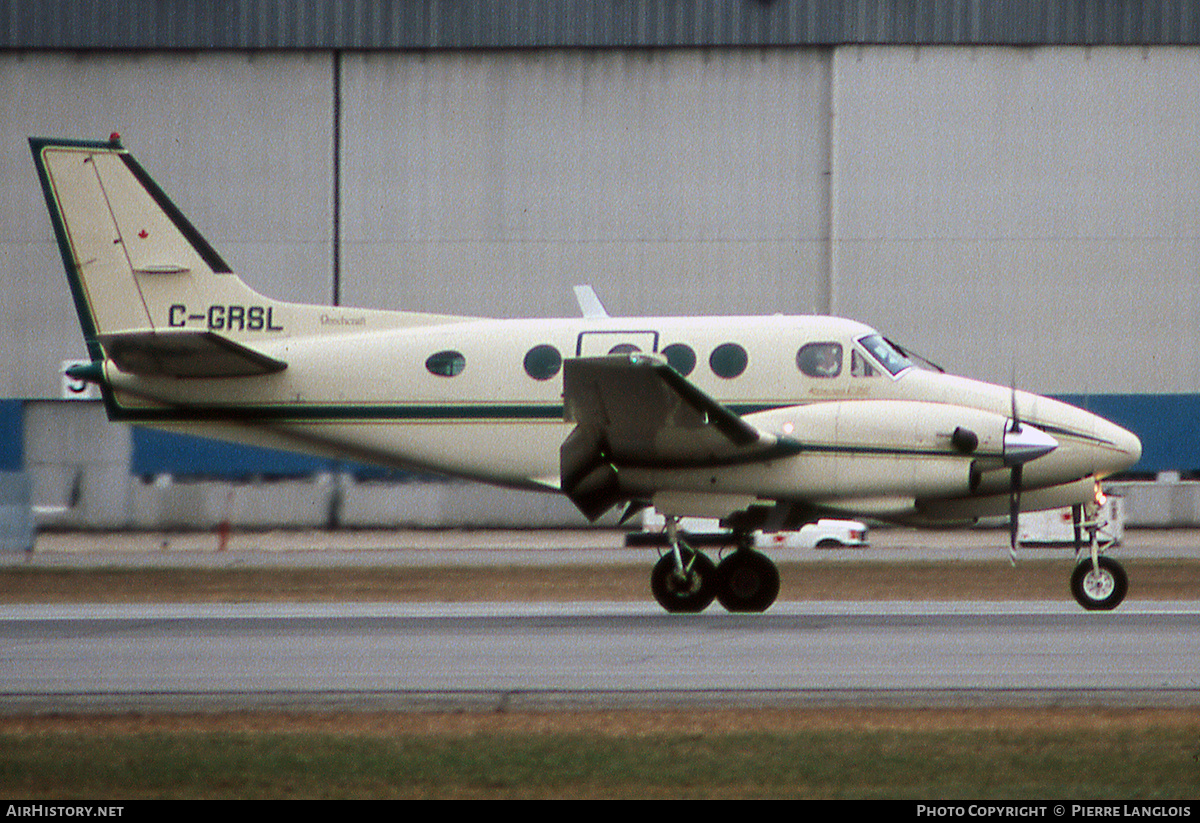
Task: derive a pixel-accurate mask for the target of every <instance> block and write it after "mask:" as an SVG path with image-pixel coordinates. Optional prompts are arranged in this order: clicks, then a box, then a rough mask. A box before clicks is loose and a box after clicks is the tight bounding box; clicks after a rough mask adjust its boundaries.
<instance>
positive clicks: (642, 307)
mask: <svg viewBox="0 0 1200 823" xmlns="http://www.w3.org/2000/svg"><path fill="white" fill-rule="evenodd" d="M1198 61H1200V49H1198V48H1195V47H1155V48H1142V47H1109V48H1089V47H1071V46H1056V47H1041V48H1010V47H949V46H924V47H908V46H843V47H837V48H826V47H786V48H742V49H671V50H626V49H606V50H575V49H547V50H511V51H451V50H447V51H403V52H396V51H386V52H384V51H381V52H345V53H341V52H337V53H335V52H329V51H323V52H322V51H313V52H149V53H121V52H79V53H74V52H73V53H66V52H5V53H0V82H3V83H4V85H5V88H6V89H7V90H8V91H7V93H6V94H5V95H4V96H3V97H0V129H3V131H4V136H5V138H6V139H5V140H4V145H5V146H6V147H7V148H6V149H5V150H4V151H3V152H0V180H2V181H3V182H4V184H5V186H6V191H7V192H9V193H10V196H9V197H7V198H5V199H4V200H2V201H0V283H2V284H3V289H4V294H5V295H7V296H9V297H8V299H6V300H5V301H2V302H0V345H2V346H3V349H4V350H5V351H6V352H9V353H10V354H11V356H10V358H9V366H8V367H7V368H5V369H4V370H2V371H0V397H6V398H15V399H18V400H25V401H29V400H37V399H45V398H55V397H58V396H59V392H60V388H59V386H60V377H59V369H60V362H61V361H62V360H64V359H69V358H75V357H82V356H83V354H84V350H83V346H82V342H81V340H80V336H79V331H78V325H77V322H76V320H75V317H74V315H73V310H72V307H71V304H70V300H69V296H68V294H67V289H66V287H65V282H64V280H63V275H62V272H61V263H60V261H59V258H58V255H57V250H56V247H55V245H54V243H53V239H52V236H51V230H50V226H49V222H48V220H47V219H46V217H45V210H44V204H43V202H42V198H41V193H40V191H39V190H38V187H37V184H36V180H35V177H34V174H33V170H32V164H31V163H30V161H29V155H28V148H27V144H26V141H25V138H26V136H28V135H33V134H44V135H54V136H78V137H91V138H94V137H99V136H104V135H107V134H108V133H109V132H111V131H119V132H120V133H121V134H123V135H124V137H125V142H126V145H128V146H129V147H130V148H131V149H132V150H133V151H134V152H135V153H136V154H137V155H138V157H139V159H140V160H141V161H142V162H143V164H144V165H145V166H146V167H147V168H148V169H149V170H150V171H151V173H152V174H154V175H155V177H156V178H157V179H158V180H159V182H160V183H162V185H163V186H164V188H165V189H166V190H167V191H168V193H170V194H171V195H172V196H173V197H174V199H175V200H176V202H177V203H178V204H179V205H180V207H181V208H182V209H183V210H184V212H185V213H187V214H188V215H189V217H191V218H192V220H193V222H195V223H196V224H197V225H198V226H199V227H200V228H201V230H202V231H203V232H204V233H205V234H206V236H208V238H209V239H210V240H211V241H212V242H213V243H214V245H216V246H217V247H218V248H219V249H220V250H221V251H222V253H223V255H224V256H225V257H226V258H227V259H228V260H229V261H230V262H231V263H232V264H233V266H234V268H235V269H236V270H237V271H238V272H239V273H241V274H242V275H243V277H244V278H245V279H246V280H247V282H249V283H250V284H251V285H252V286H253V287H254V288H256V289H258V290H260V291H262V292H264V293H268V294H271V295H272V296H278V297H280V298H284V299H291V300H301V301H306V302H329V301H330V300H332V299H333V295H334V293H335V291H336V292H338V293H339V294H340V299H341V302H343V303H345V304H348V305H350V304H360V305H366V306H371V307H379V308H406V309H413V310H428V311H439V312H457V313H463V314H481V315H491V316H553V315H559V314H573V313H575V311H576V308H575V305H574V301H573V298H572V295H571V290H570V287H571V286H572V285H574V284H575V283H579V282H590V283H591V284H592V285H593V286H595V287H596V289H597V291H598V292H599V294H600V296H601V297H602V299H603V300H604V301H605V302H606V304H607V305H608V307H609V310H610V311H611V312H613V313H626V314H633V315H638V314H641V315H653V314H679V313H686V314H730V313H768V314H770V313H775V312H786V313H800V312H809V311H817V312H823V311H833V312H835V313H839V314H844V315H847V316H852V317H855V318H857V319H860V320H863V321H865V322H868V323H871V324H873V325H876V326H878V327H879V328H881V329H883V330H884V331H885V333H887V334H888V335H889V336H891V337H893V338H894V339H897V340H900V341H901V342H904V343H906V344H908V345H910V346H911V347H912V348H914V349H915V350H917V351H920V352H922V353H924V354H926V355H928V356H930V357H931V358H932V359H934V360H936V361H938V362H940V363H941V364H942V365H944V366H945V367H947V368H948V369H949V370H951V371H954V372H958V373H962V374H966V375H970V376H975V377H980V378H982V379H986V380H991V381H994V382H1001V383H1007V382H1008V381H1009V380H1010V379H1013V377H1014V376H1015V378H1016V379H1017V381H1018V383H1019V384H1020V385H1021V386H1022V387H1023V388H1028V389H1030V390H1033V391H1037V392H1041V393H1056V394H1071V395H1078V396H1089V395H1105V396H1114V395H1115V396H1117V397H1118V398H1119V397H1123V396H1129V397H1145V396H1147V395H1176V396H1186V395H1189V394H1195V393H1197V392H1200V385H1198V384H1200V363H1198V362H1197V355H1196V353H1194V352H1193V351H1191V349H1190V347H1187V346H1181V345H1179V342H1178V341H1179V338H1180V337H1181V336H1183V335H1187V334H1188V333H1189V332H1190V331H1191V330H1192V329H1195V328H1196V327H1197V323H1196V321H1197V319H1198V318H1197V316H1196V315H1197V313H1198V312H1200V301H1198V300H1197V294H1196V290H1197V282H1198V278H1197V277H1196V268H1197V259H1198V255H1197V252H1198V251H1200V250H1198V249H1197V226H1198V225H1200V220H1198V219H1197V218H1200V214H1198V213H1197V211H1198V210H1200V159H1198V158H1197V155H1196V152H1195V151H1194V147H1195V146H1196V144H1197V139H1196V138H1197V135H1198V132H1200V71H1197V68H1198V66H1197V62H1198ZM335 112H336V113H337V116H336V118H335ZM335 120H336V122H335ZM335 162H338V163H339V166H338V175H337V177H338V179H339V180H340V186H339V191H338V192H337V193H336V202H335V192H334V183H333V181H334V177H335V175H334V164H335ZM335 211H336V214H337V225H339V226H340V236H339V238H338V239H339V242H338V243H337V244H336V248H337V249H338V250H339V251H338V259H337V260H336V265H335V259H334V257H335V243H334V238H333V228H332V227H333V225H334V222H335V221H334V214H335ZM42 405H44V404H39V411H38V414H39V415H42V417H40V418H39V420H42V419H44V416H45V415H46V414H47V413H48V412H46V411H45V410H44V409H43V408H41V406H42ZM51 405H54V406H59V405H61V406H64V408H61V409H59V410H57V411H55V412H53V414H55V415H58V416H60V417H61V418H62V419H63V421H64V423H63V425H64V426H70V425H72V424H71V421H72V420H73V419H75V418H76V417H77V416H78V417H83V416H85V414H86V413H85V412H84V411H83V409H82V408H80V411H79V412H78V413H76V412H74V411H71V410H70V409H71V407H69V406H66V404H51ZM1119 405H1120V404H1118V406H1119ZM10 407H11V406H9V405H6V406H5V408H10ZM17 408H20V406H19V405H18V406H17ZM1195 417H1196V416H1195V415H1193V416H1192V419H1195ZM1119 422H1125V423H1128V421H1119ZM1173 422H1174V423H1175V424H1176V430H1175V432H1174V437H1175V440H1176V442H1182V441H1187V442H1190V443H1200V432H1191V430H1190V429H1189V428H1188V427H1189V426H1192V425H1194V424H1193V423H1192V422H1191V420H1183V421H1173ZM45 425H46V424H44V423H41V422H39V424H38V426H36V427H35V428H36V429H37V430H38V431H41V430H43V429H44V428H45ZM1180 426H1182V430H1181V429H1180V428H1179V427H1180ZM78 428H79V427H76V429H78ZM1135 430H1137V429H1136V427H1135ZM1139 434H1142V435H1143V438H1144V439H1145V438H1146V437H1147V434H1148V433H1147V432H1145V431H1139ZM80 436H86V435H80ZM134 438H135V441H136V438H137V433H136V432H135V434H134ZM135 446H136V442H135ZM40 448H41V447H39V446H36V445H34V444H32V443H30V442H29V439H28V438H27V440H26V445H25V455H24V462H25V464H26V465H27V466H38V467H43V466H45V465H46V459H48V458H46V459H44V455H42V454H41V453H40V452H38V450H39V449H40ZM131 448H134V447H131ZM1196 448H1200V447H1195V446H1192V447H1188V448H1184V449H1183V450H1182V452H1181V451H1180V450H1179V449H1174V450H1172V451H1170V452H1166V453H1164V454H1165V455H1166V456H1165V458H1164V459H1166V460H1168V461H1169V460H1172V459H1174V460H1177V461H1179V462H1178V463H1177V464H1164V465H1155V466H1153V467H1151V468H1150V469H1149V470H1151V471H1157V470H1162V469H1174V470H1177V471H1185V472H1187V471H1193V470H1196V469H1200V455H1197V454H1195V453H1194V451H1195V449H1196ZM31 449H32V450H33V451H34V452H35V453H30V450H31ZM1148 453H1149V450H1148ZM183 463H184V464H186V458H184V460H183ZM105 465H106V466H108V465H109V464H108V463H106V464H105ZM41 470H42V469H39V471H41ZM110 470H111V467H109V468H106V469H105V471H110ZM45 471H46V472H51V469H49V468H46V469H45ZM54 471H56V472H57V474H55V476H60V475H61V476H64V477H65V476H67V475H68V474H69V473H67V472H62V471H60V470H57V469H56V470H54ZM268 473H269V472H268ZM38 488H45V484H42V485H38V484H35V490H36V489H38ZM61 491H62V490H58V492H56V494H57V495H58V497H60V498H61V496H62V494H61ZM35 493H36V492H35ZM47 494H49V492H47Z"/></svg>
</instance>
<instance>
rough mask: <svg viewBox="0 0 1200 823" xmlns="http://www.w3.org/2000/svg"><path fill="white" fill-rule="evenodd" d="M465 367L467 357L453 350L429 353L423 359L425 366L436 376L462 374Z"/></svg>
mask: <svg viewBox="0 0 1200 823" xmlns="http://www.w3.org/2000/svg"><path fill="white" fill-rule="evenodd" d="M466 367H467V358H465V357H463V356H462V353H461V352H456V351H453V350H450V351H440V352H438V353H437V354H431V355H429V359H428V360H426V361H425V368H427V369H429V373H430V374H436V375H437V376H438V377H455V376H456V375H459V374H462V370H463V369H465V368H466Z"/></svg>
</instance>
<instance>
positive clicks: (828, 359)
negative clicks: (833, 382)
mask: <svg viewBox="0 0 1200 823" xmlns="http://www.w3.org/2000/svg"><path fill="white" fill-rule="evenodd" d="M796 366H797V367H798V368H799V369H800V371H801V372H803V373H804V374H806V375H808V376H809V377H837V376H838V375H839V374H841V373H842V344H841V343H808V344H806V345H804V346H801V347H800V351H798V352H796Z"/></svg>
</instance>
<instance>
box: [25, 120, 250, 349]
mask: <svg viewBox="0 0 1200 823" xmlns="http://www.w3.org/2000/svg"><path fill="white" fill-rule="evenodd" d="M29 143H30V148H31V149H32V151H33V159H34V163H35V164H36V166H37V170H38V176H39V178H40V179H41V183H42V190H43V193H44V194H45V197H46V205H47V207H48V209H49V211H50V219H51V222H52V223H53V225H54V232H55V236H56V239H57V241H58V246H59V250H60V252H61V254H62V257H63V265H64V266H65V268H66V271H67V278H68V280H69V281H70V284H71V291H72V294H73V296H74V299H75V307H76V310H77V311H78V313H79V319H80V323H81V325H82V326H83V334H84V337H85V339H86V340H87V341H88V345H89V349H93V352H92V354H93V357H96V356H98V352H96V351H94V347H95V344H96V341H97V340H98V339H100V338H101V337H103V336H105V335H111V334H116V333H125V332H131V331H158V330H165V329H169V328H184V327H186V322H185V321H186V315H187V314H189V313H197V312H199V313H203V312H200V309H201V307H202V306H207V305H209V304H210V303H212V302H214V298H215V300H216V301H219V302H222V303H224V304H226V305H228V304H231V303H232V304H235V305H242V304H245V303H246V302H248V299H250V298H257V296H256V295H254V294H253V292H251V291H250V289H248V288H247V287H246V286H245V285H244V284H243V283H242V282H241V281H240V280H239V279H238V278H237V277H235V276H233V275H232V273H231V270H230V268H229V265H228V264H227V263H226V262H225V261H224V260H223V259H222V258H221V256H220V254H218V253H217V251H216V250H215V249H214V248H213V247H212V246H211V245H209V243H208V242H207V241H206V240H205V239H204V238H203V237H202V236H201V235H200V233H199V232H198V231H197V230H196V228H195V227H194V226H193V225H192V224H191V223H189V222H188V220H187V218H185V217H184V216H183V214H182V213H181V212H180V211H179V209H178V208H176V206H175V205H174V204H173V203H172V202H171V201H170V199H169V198H168V197H167V196H166V195H165V194H164V193H163V191H162V189H160V188H159V187H158V185H157V184H156V183H155V182H154V181H153V180H152V179H151V178H150V176H149V175H148V174H147V173H146V171H145V170H144V169H143V168H142V167H141V166H140V165H139V164H138V162H137V161H136V160H135V159H134V158H133V156H132V155H131V154H129V152H128V151H126V150H125V149H124V148H123V147H122V146H121V144H120V142H119V141H118V139H117V138H116V136H115V135H114V137H113V139H112V140H110V141H109V142H87V141H68V140H48V139H42V138H30V141H29ZM257 299H258V300H259V301H261V298H257ZM189 307H191V308H189ZM243 322H244V321H243Z"/></svg>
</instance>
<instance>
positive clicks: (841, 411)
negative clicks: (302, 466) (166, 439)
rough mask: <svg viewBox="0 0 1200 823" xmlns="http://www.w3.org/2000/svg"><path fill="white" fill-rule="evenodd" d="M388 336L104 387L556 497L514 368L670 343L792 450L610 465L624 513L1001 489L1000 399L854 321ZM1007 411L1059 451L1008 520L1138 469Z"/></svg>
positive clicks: (862, 509) (536, 389)
mask: <svg viewBox="0 0 1200 823" xmlns="http://www.w3.org/2000/svg"><path fill="white" fill-rule="evenodd" d="M278 305H279V304H277V306H278ZM296 308H297V309H299V307H296ZM306 308H308V307H306ZM279 311H280V315H279V316H280V318H288V320H289V321H290V322H289V325H291V326H292V327H293V329H294V328H295V326H296V325H299V324H300V323H301V322H302V318H303V313H301V314H298V315H295V316H293V315H291V314H289V312H288V311H287V307H286V306H280V307H279ZM400 316H401V315H396V316H395V317H397V318H398V317H400ZM391 319H392V316H390V315H389V313H382V312H358V313H355V312H354V311H353V310H347V309H328V310H325V311H324V312H323V313H322V314H321V315H320V317H319V318H316V319H313V320H310V322H312V323H314V324H316V326H314V332H316V331H317V326H319V327H320V328H321V329H325V327H328V326H336V327H337V329H338V332H339V333H337V334H335V335H328V334H325V335H322V334H319V333H314V334H313V335H311V336H306V335H303V334H299V335H296V334H295V333H294V332H293V334H292V335H290V336H287V337H282V336H281V337H278V338H272V337H271V336H270V335H267V334H253V333H250V332H245V333H243V334H242V335H234V336H235V337H240V339H241V340H243V341H244V342H247V343H248V344H252V345H253V346H254V348H255V349H256V350H258V351H261V352H264V353H265V354H268V355H270V356H272V357H277V358H278V359H279V360H281V361H284V362H286V363H287V364H288V366H287V369H286V370H284V371H281V372H278V373H275V374H269V375H262V376H256V377H251V378H246V377H239V378H234V379H192V380H186V379H176V378H171V377H160V378H148V377H144V376H143V377H136V376H132V375H126V374H124V373H122V372H120V371H119V370H117V369H116V368H115V367H114V366H113V365H112V364H111V363H110V364H109V366H108V375H107V376H108V380H109V383H110V385H111V386H112V388H113V389H114V391H115V399H116V402H117V403H118V404H119V405H120V406H122V407H123V408H125V409H126V410H127V411H128V412H129V417H130V419H132V420H133V421H134V422H137V421H138V420H139V418H140V419H141V422H144V423H146V424H148V425H155V426H159V427H163V428H172V429H178V430H182V431H190V432H196V433H208V434H213V435H216V436H224V437H231V436H232V437H234V438H236V439H241V440H245V441H248V442H254V443H259V444H262V445H268V446H277V447H283V448H291V449H303V450H306V451H311V452H313V453H317V454H330V455H338V456H350V457H352V458H357V459H362V460H367V461H373V462H379V463H387V464H393V465H401V466H413V467H420V468H424V469H430V470H434V471H439V472H444V473H448V474H452V475H458V476H463V477H470V478H474V479H478V480H483V481H487V482H491V483H498V484H504V485H511V486H523V487H542V488H547V489H554V488H557V486H558V476H559V471H560V469H559V465H560V464H559V447H560V446H561V444H562V443H563V441H564V439H565V438H566V437H567V435H568V434H569V433H570V432H571V430H572V428H573V424H572V423H569V422H564V419H563V397H562V393H563V383H562V373H561V368H559V367H557V366H555V364H554V363H550V364H549V366H554V368H553V373H552V374H550V375H549V376H548V377H545V378H544V379H538V378H539V377H542V376H544V375H543V374H539V375H537V376H531V374H530V373H529V372H528V371H527V369H526V367H525V362H526V357H527V355H528V354H529V352H530V351H531V350H533V349H534V348H535V347H539V346H540V347H546V346H550V347H553V349H554V350H555V351H556V352H557V353H558V354H559V356H560V357H561V358H570V357H576V356H595V355H604V354H607V353H608V352H610V351H611V350H612V349H613V348H614V347H617V348H618V351H620V350H621V349H620V348H619V347H621V346H622V345H625V346H631V347H636V348H637V349H638V350H641V351H643V352H652V353H661V352H663V351H664V349H666V348H667V347H668V346H672V345H678V344H683V345H686V346H687V347H688V349H690V350H691V352H693V353H694V359H695V364H694V368H693V369H692V370H690V372H689V373H687V374H686V375H685V376H686V378H687V380H688V381H689V382H690V383H692V384H694V385H695V386H696V387H697V388H699V389H700V390H701V391H703V392H704V393H705V394H707V395H709V396H710V397H712V398H713V399H715V400H716V401H718V402H719V403H721V404H722V405H724V406H726V407H728V408H729V409H730V410H732V411H733V412H735V413H736V414H738V415H740V416H741V417H743V418H744V419H745V420H746V421H747V422H748V423H750V424H752V425H753V426H755V427H756V428H758V429H760V430H761V431H763V432H766V433H769V434H771V435H775V436H777V437H779V438H782V439H785V440H787V441H789V442H792V443H795V444H796V448H795V449H794V450H793V451H794V453H789V454H784V455H781V456H778V457H773V458H771V459H768V460H765V461H755V462H741V463H738V462H733V463H732V464H730V465H723V464H721V463H720V462H719V461H718V462H716V463H714V464H713V465H706V466H705V465H701V466H691V467H685V468H679V467H661V466H640V467H639V466H631V467H627V468H624V469H623V470H622V472H621V485H622V488H623V490H625V491H626V492H628V494H629V495H630V497H631V498H635V499H644V500H650V501H653V502H655V503H656V504H657V505H659V506H660V508H662V509H664V510H667V511H669V512H670V513H672V514H680V515H688V514H695V515H717V516H723V515H725V514H729V513H731V512H732V511H736V510H738V509H742V508H745V507H746V506H748V505H752V504H755V503H768V502H774V501H780V502H801V503H804V504H806V505H811V506H814V507H818V508H820V509H825V510H829V511H837V512H845V513H853V514H857V515H861V516H879V517H888V518H894V519H898V520H914V521H919V520H923V521H933V522H936V521H962V520H969V519H971V518H975V517H980V516H986V515H994V514H1003V513H1005V512H1007V510H1008V505H1009V491H1010V487H1011V479H1010V475H1009V472H1008V470H1007V469H1006V468H1005V467H1004V466H1003V465H1002V463H1001V461H1000V459H999V455H1000V454H1001V452H1002V450H1003V440H1004V432H1005V427H1006V425H1007V424H1008V421H1009V420H1010V418H1011V415H1012V407H1013V403H1014V393H1013V392H1012V390H1011V389H1010V388H1009V387H1005V386H997V385H991V384H987V383H982V382H978V381H973V380H968V379H964V378H961V377H955V376H952V375H947V374H942V373H938V372H934V371H928V370H924V369H920V368H916V367H906V368H902V369H900V370H899V371H898V372H897V373H896V374H892V373H890V372H889V370H888V369H887V368H885V367H884V364H882V363H880V362H879V361H878V360H876V359H875V358H874V357H873V356H872V354H871V352H870V351H868V349H867V348H866V347H864V346H863V344H862V343H861V342H860V341H861V340H862V339H863V338H865V337H868V336H870V335H874V334H875V332H874V331H873V330H872V329H870V328H869V327H867V326H864V325H862V324H860V323H856V322H853V321H849V320H842V319H838V318H828V317H802V316H772V317H693V318H572V319H547V320H540V319H532V320H530V319H526V320H475V319H466V318H463V319H453V320H449V319H448V321H449V322H444V323H436V324H432V325H423V326H416V327H412V326H410V327H400V328H398V327H395V326H393V327H391V328H382V329H379V330H373V329H376V328H378V327H380V326H388V325H391V324H390V323H389V321H390V320H391ZM282 322H283V321H282V320H281V324H282ZM730 343H732V344H736V345H737V346H739V347H741V348H742V349H743V350H744V351H745V353H746V358H745V367H744V370H742V371H741V372H740V373H738V374H737V375H736V376H733V377H722V376H719V375H718V374H717V373H716V372H715V371H714V368H713V366H712V365H711V364H710V358H711V357H712V355H713V352H714V351H716V350H717V349H718V348H719V347H721V346H724V345H726V344H730ZM811 343H836V344H838V345H839V346H840V347H841V359H842V362H841V363H840V367H839V369H838V371H837V373H836V376H821V377H813V376H809V375H807V374H805V373H803V372H802V371H801V369H800V368H799V366H798V352H799V351H800V350H801V349H802V348H803V347H804V346H806V345H807V344H811ZM446 353H450V354H453V355H457V356H458V357H459V358H460V359H459V360H458V363H459V364H460V370H458V371H457V373H454V374H441V373H436V371H437V368H436V365H435V367H433V368H431V367H430V366H429V365H427V364H428V363H429V362H430V358H431V357H435V356H437V355H439V354H443V355H446ZM447 356H448V355H447ZM443 359H444V358H443ZM549 366H546V367H545V368H546V369H547V370H548V369H549ZM718 368H720V364H718ZM726 370H728V369H726ZM441 371H444V372H445V371H453V369H444V368H443V369H441ZM1015 403H1016V405H1017V408H1018V412H1019V416H1020V419H1021V421H1022V423H1024V424H1027V425H1031V426H1033V427H1035V428H1037V429H1039V430H1041V431H1043V432H1046V433H1048V434H1050V435H1051V436H1052V437H1053V438H1054V440H1055V441H1056V442H1057V447H1056V448H1054V450H1053V451H1051V452H1049V453H1048V454H1045V455H1043V456H1041V457H1039V458H1038V459H1036V460H1032V461H1031V462H1030V463H1029V464H1028V465H1027V466H1026V467H1025V471H1024V477H1023V481H1022V485H1023V488H1024V495H1023V503H1022V506H1023V508H1025V509H1037V508H1049V507H1053V506H1059V505H1069V504H1074V503H1084V502H1087V501H1089V500H1090V499H1091V498H1092V496H1093V494H1094V489H1093V486H1094V483H1095V481H1096V480H1098V479H1100V478H1103V477H1105V476H1107V475H1109V474H1112V473H1114V472H1118V471H1121V470H1123V469H1125V468H1128V467H1129V466H1130V465H1132V464H1133V463H1135V462H1136V461H1137V459H1138V458H1139V456H1140V450H1141V446H1140V443H1139V441H1138V440H1137V438H1136V437H1135V436H1134V435H1132V434H1130V433H1129V432H1127V431H1125V430H1123V429H1121V428H1119V427H1117V426H1115V425H1113V424H1111V423H1109V422H1108V421H1106V420H1104V419H1102V418H1100V417H1097V416H1095V415H1092V414H1089V413H1088V412H1085V411H1083V410H1080V409H1077V408H1074V407H1072V406H1068V405H1066V404H1063V403H1059V402H1056V401H1054V400H1051V399H1048V398H1044V397H1039V396H1037V395H1033V394H1028V393H1025V392H1016V393H1015ZM172 410H174V411H172ZM163 412H166V414H163ZM173 414H174V415H175V417H174V419H172V415H173ZM958 428H963V429H967V430H970V431H971V432H973V433H974V434H975V435H976V436H977V438H978V446H977V448H974V449H972V450H971V451H970V452H968V453H964V452H963V451H962V450H959V449H955V448H954V447H953V446H952V445H951V439H952V437H953V435H954V432H955V430H956V429H958ZM973 475H974V476H973Z"/></svg>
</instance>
